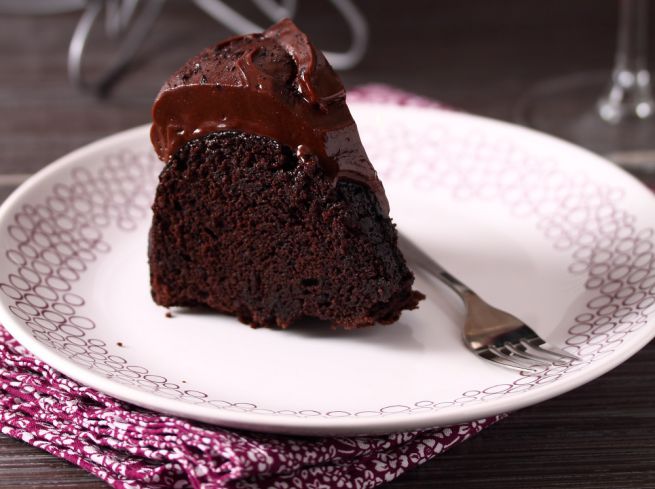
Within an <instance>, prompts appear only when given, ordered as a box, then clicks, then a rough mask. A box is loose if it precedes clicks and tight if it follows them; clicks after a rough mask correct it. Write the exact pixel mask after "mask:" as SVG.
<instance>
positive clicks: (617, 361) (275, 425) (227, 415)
mask: <svg viewBox="0 0 655 489" xmlns="http://www.w3.org/2000/svg"><path fill="white" fill-rule="evenodd" d="M349 105H350V106H351V108H352V107H362V106H364V107H367V108H368V109H375V110H380V109H381V110H388V111H405V112H408V113H411V112H414V111H416V112H424V113H432V114H434V113H438V114H439V115H440V116H445V117H455V118H460V119H464V120H466V119H468V120H471V121H473V122H474V123H475V124H483V125H492V126H498V125H500V126H501V127H502V129H503V130H511V131H517V130H518V131H519V132H527V133H529V134H531V135H532V136H533V137H535V136H536V137H538V138H542V139H543V140H544V141H547V142H548V144H555V145H559V146H560V147H561V148H562V149H566V150H567V151H568V150H574V151H578V152H580V151H581V152H583V153H585V154H586V156H587V157H588V158H591V159H593V160H596V162H597V163H601V162H602V163H603V164H604V165H605V166H608V167H611V168H612V169H613V170H615V171H616V173H617V175H618V174H620V175H622V177H623V178H624V179H625V178H626V177H627V179H626V180H625V181H626V184H627V183H628V182H629V186H630V187H633V186H635V185H636V187H635V188H637V187H638V188H640V189H641V190H642V191H643V192H644V195H648V196H650V198H651V200H652V205H653V206H655V195H653V193H652V192H651V191H650V190H648V189H647V187H646V186H645V185H644V184H643V183H642V182H640V181H639V180H637V179H636V178H635V177H634V176H632V175H630V174H629V173H627V172H625V171H624V170H622V169H620V168H618V167H617V166H616V165H614V164H613V163H611V162H610V161H608V160H606V159H605V158H603V157H601V156H599V155H597V154H595V153H593V152H591V151H589V150H586V149H585V148H581V147H579V146H576V145H575V144H573V143H570V142H568V141H564V140H561V139H559V138H557V137H554V136H551V135H549V134H545V133H541V132H539V131H535V130H533V129H530V128H526V127H523V126H519V125H516V124H512V123H509V122H505V121H499V120H496V119H491V118H488V117H483V116H478V115H471V114H466V113H461V112H454V111H449V110H444V109H438V108H431V107H414V106H398V105H393V104H388V103H376V102H355V103H351V104H349ZM149 127H150V124H143V125H140V126H136V127H134V128H131V129H127V130H124V131H120V132H117V133H114V134H112V135H109V136H107V137H104V138H101V139H99V140H96V141H94V142H91V143H89V144H87V145H85V146H82V147H80V148H78V149H76V150H74V151H71V152H70V153H67V154H66V155H64V156H62V157H60V158H58V159H56V160H55V161H54V162H52V163H50V164H48V165H46V166H45V167H44V168H42V169H41V170H39V171H38V172H36V173H35V174H34V175H32V176H30V177H29V178H28V179H27V180H26V181H25V182H23V183H22V184H21V185H20V186H19V187H17V188H16V189H15V190H14V191H13V192H12V193H11V194H10V195H9V197H7V199H6V200H5V201H4V202H3V203H2V205H1V206H0V223H5V222H8V219H10V218H11V213H12V212H13V211H14V210H15V209H14V208H15V205H16V203H17V202H19V201H20V200H21V199H22V198H23V197H24V195H25V194H27V193H28V192H29V191H30V190H31V189H32V188H33V187H34V186H36V185H39V184H41V183H43V182H46V181H47V180H48V179H49V178H51V177H52V176H53V175H55V174H57V173H59V172H60V171H63V170H64V169H65V168H66V167H68V166H71V165H73V164H75V163H76V162H79V160H80V159H83V158H85V157H86V156H87V155H91V154H94V153H96V152H99V151H102V150H104V149H105V148H106V147H108V146H111V145H112V144H115V143H117V142H121V144H125V140H126V139H127V140H129V139H130V138H141V137H143V135H144V134H143V133H146V134H147V131H149ZM0 323H1V324H2V325H3V326H4V327H5V328H6V329H7V331H8V332H9V333H10V334H11V335H12V336H13V337H14V338H15V339H16V340H17V341H18V342H19V343H20V344H21V345H23V347H25V348H26V349H27V350H28V351H29V352H30V353H31V354H33V355H34V356H36V357H37V358H39V359H41V360H42V361H44V362H45V363H47V364H49V365H50V366H52V367H53V368H54V369H56V370H57V371H59V372H61V373H62V374H64V375H66V376H68V377H70V378H72V379H74V380H76V381H78V382H80V383H81V384H83V385H86V386H89V387H92V388H94V389H96V390H98V391H100V392H103V393H105V394H107V395H110V396H112V397H115V398H117V399H120V400H122V401H124V402H128V403H131V404H135V405H137V406H140V407H143V408H146V409H150V410H153V411H154V412H159V413H164V414H168V415H175V416H180V417H184V418H189V419H195V420H199V421H203V422H207V423H211V424H214V425H218V426H224V427H232V428H240V429H249V430H255V431H261V432H270V433H286V434H294V435H298V434H301V435H333V436H337V435H352V434H383V433H392V432H398V431H406V430H416V429H425V428H433V427H436V426H446V425H452V424H457V423H463V422H469V421H474V420H477V419H482V418H487V417H490V416H495V415H498V414H501V413H505V412H508V411H515V410H517V409H521V408H524V407H527V406H530V405H533V404H537V403H539V402H542V401H544V400H547V399H551V398H553V397H556V396H558V395H561V394H563V393H565V392H568V391H570V390H572V389H574V388H576V387H579V386H582V385H584V384H586V383H587V382H590V381H591V380H594V379H596V378H598V377H600V376H601V375H603V374H605V373H607V372H608V371H610V370H612V369H613V368H615V367H617V366H619V365H621V364H622V363H623V362H625V361H626V360H627V359H628V358H630V357H631V356H632V355H634V354H635V353H637V352H638V351H639V350H641V349H642V348H643V347H644V346H646V344H648V342H650V341H651V340H652V339H653V338H654V337H655V319H651V320H650V321H649V324H648V325H647V326H646V327H645V328H644V329H643V330H642V331H639V332H636V334H635V336H634V337H633V339H632V340H631V341H629V342H626V343H625V344H624V345H623V346H622V348H621V349H619V350H616V351H614V352H612V354H610V355H608V356H606V357H605V358H604V359H602V360H599V361H598V362H595V364H594V365H591V366H589V367H588V368H585V369H581V370H580V371H578V372H576V373H575V374H574V375H570V376H567V377H564V378H562V379H560V380H558V381H557V382H553V383H550V384H547V385H546V386H544V387H542V388H541V389H536V390H531V391H527V392H522V393H516V394H513V395H511V396H507V398H504V399H503V398H499V399H495V400H492V401H487V402H484V403H479V404H475V405H471V406H467V408H466V409H448V408H445V409H442V410H435V411H430V412H426V413H415V414H411V415H404V416H403V415H402V413H400V414H389V415H383V416H376V417H356V416H352V417H327V416H316V417H313V416H312V417H294V416H284V415H279V414H278V415H271V414H263V413H256V414H252V413H248V412H233V411H227V410H225V409H216V408H215V407H209V406H200V405H194V404H190V403H184V402H182V401H177V400H175V399H168V398H165V397H162V396H158V395H156V394H154V393H150V392H145V391H140V390H137V389H135V388H132V387H130V386H128V385H123V384H120V383H118V382H115V381H113V380H112V379H110V378H108V377H105V376H103V375H102V374H100V373H98V372H96V371H94V370H90V369H87V368H85V367H83V366H81V365H77V364H76V363H74V362H72V361H70V360H69V359H66V358H65V357H63V356H61V355H59V353H58V352H56V351H55V350H53V349H50V348H49V347H47V346H46V345H43V344H41V343H40V342H39V341H38V340H36V339H35V338H33V337H32V336H31V335H29V333H28V332H27V329H26V328H25V326H23V325H21V324H19V322H18V320H15V319H14V317H13V315H12V314H11V312H10V311H9V310H8V308H7V305H6V302H5V301H4V299H2V300H0ZM596 363H597V364H596ZM153 406H154V407H153ZM503 406H505V407H503Z"/></svg>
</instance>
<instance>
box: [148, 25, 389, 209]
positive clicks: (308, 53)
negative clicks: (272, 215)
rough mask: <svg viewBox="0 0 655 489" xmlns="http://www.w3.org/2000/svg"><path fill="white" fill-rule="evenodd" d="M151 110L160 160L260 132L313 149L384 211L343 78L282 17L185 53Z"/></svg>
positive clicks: (303, 152)
mask: <svg viewBox="0 0 655 489" xmlns="http://www.w3.org/2000/svg"><path fill="white" fill-rule="evenodd" d="M152 116H153V124H152V128H151V131H150V136H151V139H152V143H153V145H154V147H155V151H156V152H157V154H158V155H159V158H160V159H161V160H162V161H164V162H166V161H168V160H169V159H170V158H171V157H172V155H173V154H175V153H176V152H177V150H179V149H180V148H181V147H182V146H183V145H184V144H186V143H187V142H188V141H190V140H192V139H196V138H200V137H203V136H205V135H207V134H210V133H213V132H220V131H229V130H237V131H243V132H246V133H253V134H260V135H264V136H268V137H271V138H273V139H275V140H277V141H278V142H280V143H282V144H284V145H286V146H289V147H291V148H292V149H294V150H295V151H296V154H297V155H298V157H300V158H308V157H311V155H315V156H316V157H317V158H318V161H319V163H320V165H321V166H322V168H323V169H324V171H325V172H326V173H327V174H328V175H329V176H330V177H332V178H334V180H335V182H336V181H337V180H339V179H349V180H353V181H356V182H358V183H361V184H364V185H366V186H368V187H369V188H370V189H371V190H372V191H373V192H374V193H375V195H376V196H377V199H378V201H379V203H380V205H381V207H382V209H383V210H384V211H385V212H386V213H388V212H389V203H388V201H387V198H386V195H385V193H384V188H383V187H382V183H381V182H380V180H379V179H378V177H377V174H376V172H375V170H374V169H373V165H371V162H370V161H369V159H368V156H367V155H366V151H365V150H364V147H363V146H362V143H361V140H360V138H359V133H358V132H357V126H356V125H355V121H353V119H352V116H351V115H350V111H349V110H348V107H347V106H346V92H345V90H344V88H343V84H342V83H341V81H340V80H339V78H338V76H337V75H336V73H334V71H333V70H332V67H331V66H330V65H329V64H328V62H327V60H326V59H325V57H324V56H323V54H322V53H321V51H319V50H317V49H316V48H315V47H314V46H313V45H312V44H311V43H310V42H309V39H308V38H307V36H306V35H305V34H304V33H303V32H301V31H300V30H299V29H298V27H296V25H295V24H294V23H293V22H291V21H290V20H289V19H284V20H282V21H280V22H278V23H277V24H275V25H274V26H272V27H270V28H269V29H267V30H266V31H264V32H263V33H261V34H250V35H246V36H238V37H232V38H230V39H227V40H225V41H223V42H221V43H219V44H217V45H216V46H214V47H210V48H208V49H206V50H204V51H203V52H202V53H200V54H199V55H197V56H195V57H193V58H191V59H190V60H189V61H187V63H186V64H185V65H184V66H183V67H182V68H180V69H179V70H178V71H177V72H176V73H174V74H173V75H172V76H171V78H169V80H168V81H167V82H166V83H165V84H164V86H163V87H162V89H161V90H160V91H159V94H158V95H157V98H156V100H155V103H154V105H153V108H152Z"/></svg>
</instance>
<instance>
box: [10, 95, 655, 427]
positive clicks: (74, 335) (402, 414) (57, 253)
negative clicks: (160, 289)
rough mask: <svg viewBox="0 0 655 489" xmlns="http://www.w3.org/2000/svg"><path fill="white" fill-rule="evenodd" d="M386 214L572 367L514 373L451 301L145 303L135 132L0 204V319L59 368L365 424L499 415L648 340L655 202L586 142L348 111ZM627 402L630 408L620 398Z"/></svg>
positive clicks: (652, 331)
mask: <svg viewBox="0 0 655 489" xmlns="http://www.w3.org/2000/svg"><path fill="white" fill-rule="evenodd" d="M352 109H353V112H354V115H355V118H356V120H357V121H358V124H359V127H360V131H361V134H362V138H363V140H364V144H365V146H366V148H367V150H368V152H369V155H370V157H371V160H372V161H373V162H374V164H375V166H376V168H377V170H378V172H379V174H380V176H381V178H382V181H383V182H384V184H385V186H386V189H387V194H388V197H389V201H390V202H391V214H392V216H393V218H394V220H395V222H396V223H397V224H398V226H399V228H400V229H402V230H403V231H404V232H405V233H407V234H408V235H410V236H411V237H412V238H414V239H415V240H416V241H417V242H418V243H419V244H420V246H422V247H423V248H424V249H425V250H427V251H428V252H429V253H431V254H432V255H433V256H434V257H435V258H436V259H438V260H439V261H440V262H441V263H443V265H445V266H446V267H447V268H448V269H450V270H451V271H453V272H454V273H455V274H456V275H457V276H459V277H460V278H461V279H462V280H464V281H465V282H467V283H469V284H470V285H471V286H472V287H474V288H475V289H477V290H478V291H479V293H480V294H481V295H482V296H483V297H485V298H486V299H487V300H489V301H490V302H492V303H494V304H497V305H498V306H500V307H502V308H505V309H507V310H510V311H513V312H514V313H515V314H517V315H518V316H520V317H522V318H523V319H524V320H525V321H527V322H528V324H530V325H532V326H533V328H534V329H535V330H537V331H538V332H539V333H540V334H541V335H542V336H544V337H545V338H547V339H549V340H550V341H552V342H554V343H556V344H560V345H562V346H564V347H565V348H566V349H568V350H569V351H571V352H573V353H575V354H577V355H579V356H580V357H581V358H582V359H583V360H584V361H582V362H576V363H574V364H573V365H571V366H568V367H554V368H549V369H546V370H544V371H541V372H539V373H536V374H532V375H527V374H526V375H521V374H519V373H515V372H513V371H510V370H507V369H503V368H501V367H496V366H494V365H491V364H488V363H486V362H484V361H483V360H480V359H478V358H476V357H475V356H474V355H472V354H471V353H469V352H468V351H467V350H466V349H465V347H464V346H463V345H462V343H461V342H460V329H461V324H462V319H463V310H462V306H461V304H460V303H459V302H458V300H457V299H456V298H455V297H453V296H452V295H450V293H449V292H448V291H446V290H445V289H443V288H440V287H439V286H438V285H435V284H432V283H430V282H426V281H425V280H424V279H423V278H422V277H420V276H418V279H417V284H416V287H417V288H418V289H419V290H421V291H423V292H424V293H426V295H427V296H428V299H427V300H426V301H424V302H422V303H421V306H420V308H419V309H418V310H416V311H413V312H405V313H403V315H402V317H401V319H400V321H399V322H398V323H396V324H394V325H391V326H386V327H382V326H376V327H372V328H366V329H362V330H359V331H351V332H344V331H330V330H326V329H323V328H318V329H317V328H311V327H299V328H297V329H291V330H288V331H277V330H271V329H251V328H249V327H247V326H244V325H243V324H240V323H239V322H237V321H236V320H235V319H233V318H230V317H225V316H221V315H217V314H208V313H181V312H175V313H174V317H173V318H167V317H166V315H165V313H166V310H165V309H163V308H161V307H158V306H156V305H155V304H154V303H153V302H152V300H151V298H150V293H149V283H148V264H147V259H146V244H147V232H148V228H149V224H150V211H149V205H150V202H151V199H152V198H153V195H154V189H155V184H156V175H157V173H158V171H159V170H160V169H161V163H160V162H158V161H157V160H156V159H155V158H154V155H153V152H152V150H151V148H150V143H149V138H148V128H147V127H138V128H136V129H133V130H130V131H126V132H122V133H120V134H117V135H115V136H111V137H109V138H106V139H103V140H101V141H98V142H96V143H94V144H91V145H89V146H87V147H84V148H82V149H80V150H78V151H75V152H73V153H71V154H69V155H67V156H65V157H64V158H62V159H60V160H59V161H57V162H55V163H53V164H52V165H50V166H48V167H47V168H45V169H44V170H42V171H41V172H39V173H38V174H37V175H35V176H34V177H32V178H31V179H30V180H29V181H28V182H26V183H25V184H24V185H22V186H21V187H20V188H19V189H18V190H17V191H16V192H15V193H14V194H13V195H12V196H11V197H10V198H9V199H8V200H7V201H6V202H5V203H4V205H3V206H2V208H1V210H0V228H1V229H2V231H3V232H2V233H1V235H0V290H1V291H2V293H0V319H1V320H2V323H3V324H4V325H5V326H6V327H7V328H8V329H9V331H11V333H12V334H13V335H14V336H15V337H16V338H17V339H18V340H19V341H20V342H21V343H23V345H25V346H26V347H27V348H29V349H30V350H31V351H32V352H33V353H34V354H35V355H37V356H38V357H40V358H42V359H43V360H45V361H46V362H48V363H50V364H51V365H52V366H54V367H55V368H57V369H58V370H60V371H61V372H63V373H65V374H67V375H69V376H70V377H73V378H74V379H77V380H79V381H80V382H82V383H84V384H87V385H89V386H92V387H95V388H96V389H99V390H101V391H103V392H106V393H108V394H111V395H113V396H115V397H117V398H120V399H123V400H126V401H129V402H132V403H134V404H137V405H140V406H144V407H148V408H151V409H154V410H157V411H162V412H166V413H171V414H177V415H181V416H186V417H189V418H193V419H198V420H203V421H206V422H210V423H216V424H219V425H224V426H234V427H242V428H250V429H255V430H260V431H271V432H286V433H321V434H337V433H339V434H343V433H380V432H391V431H396V430H407V429H416V428H421V427H429V426H436V425H446V424H450V423H455V422H462V421H468V420H473V419H477V418H480V417H484V416H488V415H492V414H497V413H501V412H504V411H511V410H515V409H518V408H521V407H523V406H527V405H529V404H534V403H537V402H539V401H542V400H544V399H547V398H550V397H553V396H555V395H557V394H561V393H563V392H565V391H568V390H570V389H573V388H574V387H577V386H579V385H581V384H584V383H585V382H588V381H589V380H591V379H593V378H595V377H598V376H599V375H601V374H603V373H604V372H607V371H608V370H609V369H611V368H613V367H615V366H617V365H619V364H620V363H621V362H623V361H624V360H626V359H627V358H628V357H630V356H631V355H632V354H634V353H635V352H636V351H637V350H639V349H640V348H641V347H642V346H644V345H645V344H646V343H647V342H648V341H649V340H650V339H651V338H652V337H653V336H654V335H655V321H654V320H653V316H652V312H653V310H654V309H655V306H654V304H655V251H654V249H653V244H654V243H655V232H654V230H653V229H654V228H655V200H654V199H653V197H652V196H651V194H650V192H649V191H648V190H647V189H646V188H644V187H643V186H642V185H641V184H639V183H638V182H637V181H636V180H634V179H633V178H632V177H630V176H628V175H627V174H625V173H624V172H622V171H620V170H618V169H617V168H615V167H614V166H612V165H611V164H610V163H607V162H606V161H604V160H602V159H601V158H599V157H598V156H595V155H593V154H591V153H589V152H587V151H584V150H582V149H579V148H577V147H574V146H572V145H570V144H567V143H564V142H561V141H558V140H556V139H553V138H551V137H548V136H545V135H542V134H538V133H536V132H533V131H530V130H526V129H522V128H520V127H516V126H512V125H508V124H505V123H501V122H495V121H492V120H487V119H482V118H479V117H473V116H469V115H463V114H456V113H451V112H444V111H439V110H432V109H420V108H400V107H395V106H383V105H365V104H356V105H354V106H353V107H352ZM626 402H629V400H626Z"/></svg>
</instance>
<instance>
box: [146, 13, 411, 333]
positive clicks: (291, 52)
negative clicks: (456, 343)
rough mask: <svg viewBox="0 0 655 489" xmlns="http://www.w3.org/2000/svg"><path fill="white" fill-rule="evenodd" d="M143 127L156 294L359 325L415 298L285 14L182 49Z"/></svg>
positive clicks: (371, 191) (339, 119)
mask: <svg viewBox="0 0 655 489" xmlns="http://www.w3.org/2000/svg"><path fill="white" fill-rule="evenodd" d="M151 137H152V142H153V145H154V147H155V150H156V151H157V154H158V155H159V157H160V158H161V159H162V160H163V161H164V162H165V163H166V165H165V167H164V169H163V171H162V173H161V175H160V178H159V186H158V188H157V195H156V197H155V202H154V204H153V211H154V216H153V221H152V227H151V230H150V245H149V259H150V278H151V286H152V296H153V298H154V300H155V302H157V303H158V304H161V305H163V306H198V305H205V306H209V307H210V308H212V309H215V310H217V311H220V312H223V313H227V314H232V315H235V316H237V317H238V318H239V319H240V320H241V321H243V322H245V323H248V324H251V325H253V326H279V327H282V328H286V327H288V326H290V325H291V324H292V323H293V322H294V321H296V320H298V319H300V318H304V317H312V318H319V319H322V320H327V321H329V322H330V323H332V324H333V325H334V326H340V327H344V328H357V327H360V326H367V325H371V324H374V323H375V322H379V323H391V322H394V321H396V320H397V319H398V317H399V316H400V313H401V311H402V310H403V309H413V308H415V307H416V306H417V303H418V301H419V300H420V299H421V298H422V295H421V294H420V293H418V292H415V291H413V290H412V283H413V282H414V277H413V275H412V273H411V272H410V271H409V270H408V268H407V266H406V264H405V260H404V258H403V256H402V255H401V253H400V251H399V250H398V248H397V246H396V231H395V229H394V225H393V224H392V222H391V220H390V218H389V217H388V212H389V205H388V202H387V199H386V196H385V194H384V189H383V187H382V184H381V183H380V181H379V180H378V178H377V175H376V173H375V170H374V169H373V166H372V165H371V163H370V161H369V160H368V157H367V156H366V152H365V151H364V148H363V147H362V144H361V142H360V139H359V134H358V133H357V128H356V126H355V123H354V121H353V120H352V117H351V115H350V112H349V111H348V108H347V106H346V102H345V92H344V88H343V85H342V84H341V82H340V80H339V79H338V77H337V76H336V74H335V73H334V71H333V70H332V68H331V67H330V66H329V64H328V63H327V61H326V59H325V57H324V56H323V55H322V54H321V52H320V51H318V50H317V49H315V48H314V47H313V46H312V44H311V43H310V42H309V40H308V39H307V36H306V35H305V34H303V33H302V32H301V31H300V30H298V28H297V27H296V26H295V25H294V24H293V23H292V22H291V21H290V20H283V21H281V22H279V23H278V24H276V25H274V26H273V27H271V28H270V29H268V30H267V31H265V32H263V33H262V34H252V35H247V36H240V37H233V38H231V39H228V40H226V41H224V42H221V43H219V44H218V45H216V46H215V47H211V48H209V49H206V50H205V51H203V52H202V53H200V54H199V55H198V56H196V57H194V58H192V59H190V60H189V61H188V62H187V63H186V64H185V65H184V66H183V67H182V68H181V69H180V70H179V71H177V72H176V73H175V74H173V76H171V78H170V79H169V80H168V81H167V82H166V84H165V85H164V86H163V88H162V89H161V91H160V92H159V95H158V96H157V99H156V100H155V104H154V106H153V125H152V131H151Z"/></svg>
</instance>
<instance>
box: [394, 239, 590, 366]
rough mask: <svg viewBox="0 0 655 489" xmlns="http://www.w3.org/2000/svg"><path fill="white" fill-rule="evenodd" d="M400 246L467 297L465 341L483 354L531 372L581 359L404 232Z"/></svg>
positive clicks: (416, 260)
mask: <svg viewBox="0 0 655 489" xmlns="http://www.w3.org/2000/svg"><path fill="white" fill-rule="evenodd" d="M398 246H399V248H400V250H401V251H402V252H403V254H404V255H405V257H406V258H407V259H408V260H409V261H410V262H412V263H414V264H415V265H416V266H418V267H419V268H420V269H422V270H423V271H425V272H427V273H429V274H430V275H432V276H433V277H435V278H437V279H439V280H440V281H441V282H443V283H444V284H446V285H447V286H448V287H450V288H451V289H452V290H453V291H455V293H456V294H457V295H458V296H459V297H460V298H461V299H462V301H464V305H465V307H466V321H465V323H464V334H463V337H464V343H465V344H466V346H467V347H468V348H469V349H470V350H471V351H473V353H475V354H476V355H478V356H479V357H481V358H484V359H485V360H489V361H491V362H494V363H496V364H498V365H502V366H503V367H508V368H511V369H515V370H519V371H528V372H537V371H539V368H540V367H542V368H543V367H545V366H552V365H567V364H569V363H570V362H572V361H574V360H580V358H578V357H577V356H575V355H573V354H571V353H569V352H566V351H564V350H562V349H561V348H557V347H556V346H554V345H551V344H548V343H547V342H546V341H545V340H543V339H542V338H541V337H540V336H539V335H538V334H537V333H535V332H534V330H532V328H530V327H529V326H528V325H526V324H525V323H524V322H523V321H521V320H520V319H519V318H517V317H516V316H514V315H512V314H510V313H508V312H506V311H503V310H501V309H498V308H496V307H494V306H492V305H490V304H487V303H486V302H485V301H484V300H482V299H481V298H480V296H479V295H478V294H476V293H475V292H474V291H473V290H471V288H470V287H468V286H467V285H465V284H463V283H462V282H460V281H459V280H458V279H457V278H455V277H454V276H453V275H451V274H450V273H448V272H447V271H446V270H445V269H444V268H443V267H442V266H441V265H439V264H438V263H437V262H436V261H434V260H433V259H432V258H431V257H430V256H428V255H427V254H426V253H425V252H424V251H422V250H421V249H420V248H419V247H418V246H417V245H415V244H414V243H413V242H412V241H411V240H410V239H409V238H407V237H406V236H404V235H403V234H402V233H398Z"/></svg>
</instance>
